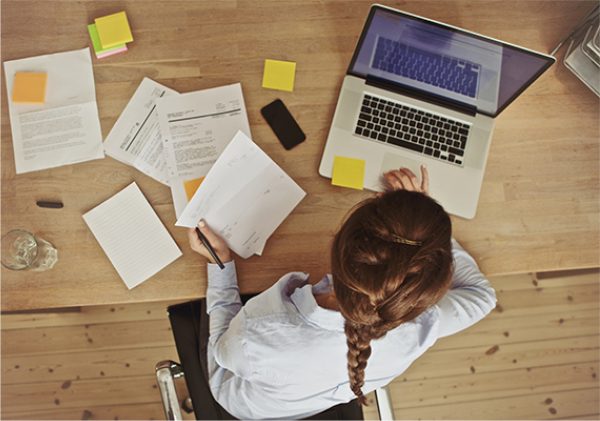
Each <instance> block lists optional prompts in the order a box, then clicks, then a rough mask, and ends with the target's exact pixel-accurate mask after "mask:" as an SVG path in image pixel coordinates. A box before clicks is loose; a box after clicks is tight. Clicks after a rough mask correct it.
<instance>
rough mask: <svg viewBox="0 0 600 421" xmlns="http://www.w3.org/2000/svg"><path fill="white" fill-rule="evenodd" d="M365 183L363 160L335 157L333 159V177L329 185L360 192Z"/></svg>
mask: <svg viewBox="0 0 600 421" xmlns="http://www.w3.org/2000/svg"><path fill="white" fill-rule="evenodd" d="M364 183H365V161H364V159H355V158H346V157H343V156H336V157H335V158H334V159H333V176H332V177H331V184H333V185H334V186H341V187H349V188H351V189H357V190H362V189H363V187H364Z"/></svg>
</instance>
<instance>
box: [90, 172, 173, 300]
mask: <svg viewBox="0 0 600 421" xmlns="http://www.w3.org/2000/svg"><path fill="white" fill-rule="evenodd" d="M83 219H84V220H85V222H86V224H87V225H88V227H89V228H90V230H91V231H92V233H93V234H94V236H95V237H96V239H97V240H98V243H100V247H102V250H104V252H105V253H106V255H107V256H108V259H109V260H110V262H111V263H112V264H113V266H114V267H115V269H116V270H117V272H118V273H119V276H120V277H121V279H123V281H124V282H125V285H127V288H129V289H131V288H133V287H135V286H137V285H139V284H141V283H142V282H144V281H145V280H146V279H148V278H150V277H151V276H153V275H154V274H156V273H157V272H158V271H160V270H161V269H163V268H164V267H165V266H167V265H169V264H170V263H172V262H173V261H174V260H176V259H177V258H178V257H179V256H181V250H179V247H177V244H176V243H175V241H174V240H173V238H171V236H170V234H169V232H168V231H167V229H166V228H165V226H164V225H163V224H162V222H161V221H160V219H159V218H158V216H157V215H156V213H155V212H154V209H152V206H150V203H148V200H146V198H145V197H144V195H143V194H142V191H141V190H140V189H139V187H138V186H137V184H136V183H135V182H133V183H131V184H130V185H129V186H127V187H126V188H124V189H123V190H121V191H120V192H119V193H117V194H116V195H114V196H113V197H111V198H110V199H108V200H107V201H105V202H103V203H101V204H100V205H98V206H96V207H95V208H94V209H92V210H90V211H89V212H87V213H86V214H85V215H83Z"/></svg>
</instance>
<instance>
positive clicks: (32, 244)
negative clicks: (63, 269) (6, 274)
mask: <svg viewBox="0 0 600 421" xmlns="http://www.w3.org/2000/svg"><path fill="white" fill-rule="evenodd" d="M57 261H58V251H57V250H56V249H55V248H54V246H53V245H52V244H50V243H49V242H48V241H46V240H44V239H42V238H40V237H36V236H35V235H33V234H32V233H30V232H28V231H25V230H21V229H16V230H12V231H9V232H8V233H6V234H5V235H4V236H3V237H2V266H4V267H6V268H8V269H12V270H33V271H36V272H41V271H44V270H48V269H51V268H52V267H53V266H54V265H55V264H56V262H57Z"/></svg>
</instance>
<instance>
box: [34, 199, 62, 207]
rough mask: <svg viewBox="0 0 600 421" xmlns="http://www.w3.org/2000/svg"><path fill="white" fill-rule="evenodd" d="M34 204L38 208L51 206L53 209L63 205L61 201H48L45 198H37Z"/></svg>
mask: <svg viewBox="0 0 600 421" xmlns="http://www.w3.org/2000/svg"><path fill="white" fill-rule="evenodd" d="M35 203H36V205H38V206H39V207H40V208H53V209H60V208H62V207H63V204H62V202H50V201H47V200H38V201H37V202H35Z"/></svg>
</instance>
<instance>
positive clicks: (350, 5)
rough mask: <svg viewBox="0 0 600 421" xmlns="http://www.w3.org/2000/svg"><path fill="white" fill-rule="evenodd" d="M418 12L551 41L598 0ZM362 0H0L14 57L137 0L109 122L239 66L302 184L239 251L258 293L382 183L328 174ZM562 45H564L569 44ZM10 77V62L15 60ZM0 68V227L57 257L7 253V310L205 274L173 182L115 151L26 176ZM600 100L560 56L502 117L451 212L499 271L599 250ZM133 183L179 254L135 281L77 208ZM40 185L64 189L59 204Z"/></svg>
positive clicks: (194, 289)
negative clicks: (365, 184)
mask: <svg viewBox="0 0 600 421" xmlns="http://www.w3.org/2000/svg"><path fill="white" fill-rule="evenodd" d="M386 4H388V5H390V6H394V7H397V8H399V9H402V10H406V11H408V12H412V13H416V14H420V15H423V16H427V17H430V18H433V19H437V20H441V21H444V22H448V23H450V24H453V25H457V26H461V27H464V28H467V29H469V30H472V31H476V32H480V33H483V34H486V35H490V36H493V37H495V38H498V39H502V40H505V41H508V42H512V43H516V44H520V45H523V46H525V47H528V48H532V49H536V50H539V51H542V52H548V51H550V50H552V49H553V47H554V46H555V45H556V44H557V42H558V41H559V40H560V39H561V38H562V37H563V36H565V35H566V34H568V33H569V32H570V31H571V29H572V28H573V27H574V26H575V25H576V24H577V22H578V21H579V20H580V19H581V18H582V17H583V16H584V15H586V14H587V13H588V11H589V10H590V9H591V8H592V7H593V6H594V2H593V1H526V2H522V1H402V2H399V1H393V2H389V3H386ZM369 6H370V2H367V1H302V2H300V1H258V0H257V1H250V0H249V1H241V0H240V1H234V0H225V1H179V2H178V1H152V0H148V1H114V2H113V1H41V0H38V1H21V0H19V1H14V0H13V1H10V0H5V1H3V2H2V5H1V12H2V21H1V23H2V28H1V31H2V32H1V34H2V39H1V47H2V61H6V60H12V59H18V58H25V57H30V56H35V55H40V54H47V53H53V52H58V51H67V50H73V49H78V48H82V47H85V46H86V45H89V40H88V36H87V31H86V24H88V23H89V22H92V21H93V19H94V18H95V17H98V16H103V15H106V14H109V13H112V12H116V11H120V10H126V11H127V14H128V16H129V20H130V24H131V27H132V31H133V34H134V38H135V40H134V42H133V43H132V44H131V45H130V48H129V51H128V52H127V53H125V54H121V55H117V56H113V57H110V58H107V59H104V60H96V59H93V65H94V75H95V80H96V94H97V99H98V109H99V114H100V119H101V125H102V132H103V135H104V136H106V135H107V134H108V131H109V130H110V128H111V127H112V125H113V124H114V122H115V121H116V119H117V117H118V116H119V114H120V113H121V111H122V110H123V107H124V106H125V104H126V103H127V101H128V100H129V98H130V97H131V95H132V94H133V92H134V91H135V89H136V87H137V86H138V84H139V83H140V81H141V79H142V78H143V77H144V76H147V77H150V78H152V79H154V80H156V81H158V82H160V83H163V84H165V85H167V86H169V87H171V88H173V89H176V90H178V91H180V92H189V91H194V90H198V89H203V88H209V87H215V86H220V85H224V84H228V83H233V82H241V83H242V88H243V91H244V97H245V101H246V106H247V108H248V117H249V120H250V125H251V129H252V135H253V138H254V140H255V142H256V143H257V144H258V145H259V146H260V147H261V148H263V149H264V150H265V151H266V152H267V153H268V154H269V155H270V156H271V157H272V158H273V159H274V160H275V161H276V162H277V163H278V164H279V165H280V166H281V167H282V168H283V169H284V170H285V171H286V172H287V173H288V174H289V175H290V176H291V177H292V178H293V179H294V180H296V181H297V182H298V184H299V185H300V186H301V187H302V188H303V189H305V190H306V192H307V193H308V195H307V197H306V198H305V199H304V200H303V201H302V203H301V204H300V205H299V206H298V208H297V209H296V210H295V211H294V212H293V213H292V214H291V215H290V217H289V218H288V219H287V220H286V221H285V222H284V223H283V224H282V225H281V226H280V227H279V229H278V230H277V231H276V233H275V234H274V236H273V237H272V238H271V239H270V240H269V241H268V243H267V246H266V248H265V252H264V254H263V256H262V257H253V258H250V259H248V260H246V261H241V260H238V261H237V265H238V272H239V282H240V286H241V289H242V291H244V292H251V291H252V292H255V291H261V290H264V289H265V288H268V287H269V286H270V285H272V284H273V283H274V282H275V281H276V280H277V279H278V278H279V277H280V276H281V275H283V274H285V273H286V272H288V271H292V270H302V271H306V272H310V273H311V274H312V275H313V276H314V277H315V278H317V279H318V278H320V277H321V276H322V274H324V273H326V272H327V271H328V267H329V264H328V260H329V251H328V249H329V244H330V241H331V238H332V235H333V233H334V232H335V231H336V229H337V227H338V226H339V223H340V220H341V218H342V217H343V215H344V214H345V213H346V212H347V211H348V210H349V209H350V208H351V207H352V206H353V205H354V204H355V203H357V202H358V201H360V200H361V199H363V198H365V197H367V196H368V195H369V194H370V193H368V192H360V191H352V190H348V189H342V188H336V187H333V186H331V184H330V181H329V180H328V179H325V178H322V177H320V176H319V175H318V173H317V168H318V165H319V160H320V156H321V153H322V150H323V147H324V143H325V139H326V136H327V133H328V130H329V125H330V122H331V119H332V116H333V111H334V108H335V104H336V101H337V95H338V91H339V88H340V85H341V82H342V79H343V76H344V73H345V70H346V67H347V65H348V62H349V60H350V57H351V55H352V52H353V49H354V46H355V43H356V41H357V39H358V36H359V34H360V31H361V28H362V25H363V23H364V19H365V17H366V15H367V13H368V10H369ZM561 57H562V52H561V53H559V58H561ZM266 58H273V59H281V60H291V61H295V62H297V72H296V86H295V89H294V92H292V93H288V92H279V91H272V90H266V89H263V88H261V79H262V69H263V61H264V59H266ZM3 76H4V74H3ZM4 86H5V84H4V81H2V113H1V118H2V122H1V123H2V124H1V140H2V143H1V153H2V160H1V163H2V169H1V171H2V205H1V210H2V232H3V233H4V232H7V231H8V230H10V229H13V228H17V227H21V228H24V229H28V230H30V231H32V232H34V233H37V234H39V235H40V236H41V237H43V238H45V239H47V240H49V241H50V242H52V243H53V244H55V245H56V247H57V248H58V250H59V262H58V263H57V265H56V266H55V268H54V269H52V270H51V271H48V272H45V273H31V272H12V271H9V270H6V269H5V268H2V272H1V275H2V300H1V302H2V308H3V309H4V310H17V309H32V308H48V307H65V306H79V305H91V304H111V303H126V302H144V301H156V300H178V299H181V300H183V299H188V298H192V297H199V296H202V295H203V294H204V291H205V288H206V275H205V269H204V262H203V260H202V259H201V258H200V257H198V256H197V255H195V254H194V253H193V252H191V250H190V249H189V246H188V245H187V240H186V232H185V230H183V229H181V228H176V227H174V226H173V224H174V222H175V214H174V210H173V205H172V200H171V196H170V192H169V189H168V188H167V187H165V186H163V185H161V184H159V183H157V182H155V181H153V180H152V179H150V178H149V177H147V176H145V175H144V174H142V173H140V172H139V171H137V170H135V169H133V168H131V167H128V166H126V165H123V164H121V163H119V162H117V161H115V160H113V159H111V158H106V159H103V160H97V161H91V162H86V163H81V164H76V165H70V166H66V167H62V168H56V169H50V170H45V171H39V172H34V173H28V174H21V175H16V174H15V167H14V157H13V149H12V138H11V132H10V124H9V119H8V111H7V95H6V90H5V88H4ZM275 98H281V99H282V100H283V101H284V102H285V103H286V104H287V106H288V108H289V109H290V111H291V112H292V114H293V115H294V116H295V117H296V119H297V120H298V122H299V124H300V126H301V127H302V128H303V130H304V131H305V133H306V135H307V140H306V142H304V143H303V144H301V145H300V146H298V147H296V148H295V149H293V150H291V151H285V150H284V149H283V148H282V147H281V145H280V144H279V142H278V141H277V139H276V138H275V136H274V135H273V133H272V132H271V130H270V128H269V127H268V126H267V125H266V123H265V122H264V120H263V119H262V117H261V116H260V112H259V110H260V108H261V107H262V106H264V105H266V104H267V103H269V102H270V101H272V100H273V99H275ZM598 111H599V104H598V98H597V97H596V96H594V95H593V94H592V93H591V92H590V91H589V90H588V89H587V88H586V87H585V86H584V85H583V84H582V83H581V82H580V81H579V80H578V79H577V78H576V77H575V76H573V74H571V73H570V72H569V70H568V69H566V68H565V67H564V66H563V65H562V63H557V64H556V65H554V66H553V67H552V68H551V69H550V70H549V71H548V72H547V73H546V74H544V75H543V76H542V77H541V78H540V79H539V80H538V81H537V82H536V83H535V84H534V85H532V86H531V87H530V88H529V89H528V90H527V91H526V92H525V93H524V94H523V95H522V96H521V97H520V98H518V99H517V100H516V101H515V102H514V103H513V104H512V105H511V106H509V108H508V109H506V111H505V112H503V113H502V114H501V116H500V117H499V118H498V119H497V124H496V129H495V133H494V140H493V143H492V147H491V152H490V156H489V160H488V166H487V170H486V175H485V179H484V183H483V187H482V192H481V199H480V204H479V208H478V213H477V216H476V218H475V219H474V220H471V221H466V220H462V219H460V218H453V222H454V234H455V236H456V238H457V239H458V240H459V241H460V242H461V243H462V244H463V245H464V246H465V247H466V249H468V250H469V251H470V252H471V253H472V254H473V255H474V256H475V257H476V259H477V260H478V262H479V264H480V266H481V268H482V270H483V271H484V272H485V273H487V274H489V275H498V274H508V273H523V272H536V271H547V270H556V269H570V268H586V267H597V266H599V248H600V247H599V227H598V225H599V224H598V220H599V218H598V213H599V212H598V207H599V206H598V190H599V178H598V168H599V159H598V153H599V147H598V143H599V140H598V138H599V127H598ZM132 181H136V182H137V183H138V185H139V186H140V188H141V190H142V191H143V192H144V194H145V196H146V197H147V198H148V200H149V201H150V203H151V204H152V206H153V208H154V209H155V210H156V211H157V213H158V215H159V217H160V219H161V220H162V222H163V223H164V224H165V225H166V226H167V228H168V230H169V231H170V232H171V234H172V235H173V237H174V238H175V240H176V242H177V243H178V245H179V246H180V248H181V249H182V250H183V253H184V255H183V257H181V258H180V259H178V260H177V261H176V262H175V263H173V264H172V265H170V266H169V267H167V268H166V269H164V270H163V271H161V272H160V273H158V274H157V275H156V276H154V277H152V278H151V279H149V280H148V281H146V282H145V283H143V284H142V285H140V286H138V287H137V288H135V289H133V290H131V291H128V290H127V289H126V287H125V286H124V284H123V282H122V281H121V280H120V279H119V277H118V275H117V273H116V271H115V270H114V268H113V267H112V265H111V264H110V262H109V261H108V259H107V258H106V256H105V255H104V253H103V252H102V250H101V249H100V247H99V246H98V243H97V242H96V240H95V238H94V237H93V235H92V234H91V232H90V231H89V230H88V229H87V227H86V225H85V224H84V222H83V219H82V217H81V215H82V214H83V213H85V212H86V211H87V210H89V209H91V208H92V207H94V206H96V205H97V204H99V203H100V202H102V201H104V200H106V199H107V198H109V197H110V196H112V195H113V194H114V193H116V192H117V191H119V190H120V189H122V188H123V187H125V186H126V185H128V184H129V183H131V182H132ZM39 199H60V200H62V202H63V203H64V204H65V207H64V208H63V209H60V210H55V209H41V208H38V207H36V205H35V202H36V200H39Z"/></svg>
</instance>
